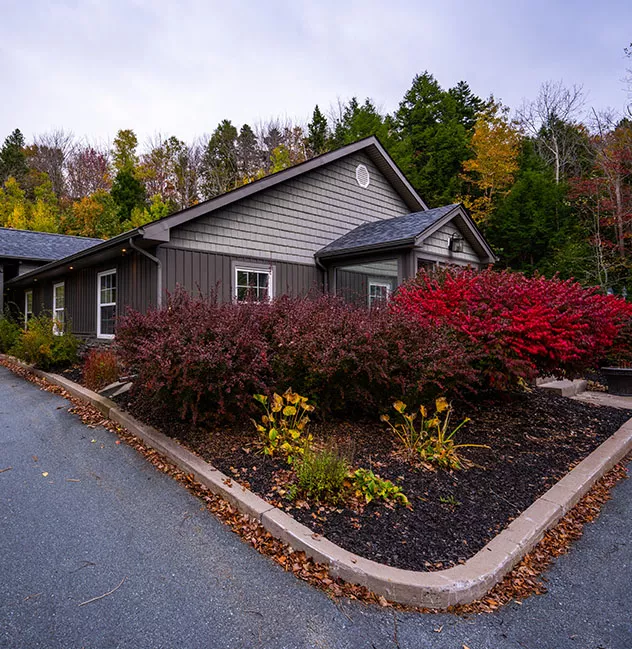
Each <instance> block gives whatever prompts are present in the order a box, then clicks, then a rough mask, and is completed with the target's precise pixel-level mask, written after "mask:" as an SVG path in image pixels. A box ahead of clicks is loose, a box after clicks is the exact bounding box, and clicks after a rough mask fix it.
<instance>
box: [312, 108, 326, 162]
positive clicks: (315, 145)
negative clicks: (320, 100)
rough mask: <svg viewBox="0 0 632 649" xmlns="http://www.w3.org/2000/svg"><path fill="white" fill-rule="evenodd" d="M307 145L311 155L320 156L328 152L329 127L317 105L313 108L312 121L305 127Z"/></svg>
mask: <svg viewBox="0 0 632 649" xmlns="http://www.w3.org/2000/svg"><path fill="white" fill-rule="evenodd" d="M307 134H308V135H307V145H308V147H309V150H310V153H311V154H312V155H321V154H322V153H326V152H327V151H328V150H329V140H330V133H329V125H328V124H327V118H326V117H325V116H324V115H323V114H322V113H321V111H320V108H318V104H316V107H315V108H314V112H313V114H312V121H311V122H310V123H309V124H308V125H307Z"/></svg>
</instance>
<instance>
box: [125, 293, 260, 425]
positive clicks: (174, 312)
mask: <svg viewBox="0 0 632 649" xmlns="http://www.w3.org/2000/svg"><path fill="white" fill-rule="evenodd" d="M260 306H261V305H258V304H243V305H232V304H218V303H217V302H216V301H215V300H200V299H194V298H192V297H191V296H189V294H188V293H187V292H186V291H184V290H182V289H179V290H177V291H176V292H175V294H174V295H171V296H169V299H168V302H167V305H166V307H165V308H162V309H151V310H149V311H148V312H147V313H145V314H141V313H138V312H135V311H130V312H128V313H127V314H126V315H125V316H124V317H122V318H121V319H120V321H119V324H118V328H117V334H116V344H117V349H118V351H119V353H120V355H121V357H122V358H123V360H124V362H125V365H126V367H130V368H132V369H133V370H134V371H136V372H138V381H137V384H138V385H139V387H140V389H141V390H142V392H143V393H144V394H145V395H146V396H148V397H151V398H154V399H156V400H157V401H158V402H160V403H161V404H162V405H163V406H171V407H172V408H173V409H176V410H177V412H178V413H179V415H180V416H181V417H182V418H183V419H184V418H188V417H190V418H191V419H192V420H193V421H198V420H204V419H209V418H228V419H230V418H234V417H236V416H239V415H240V414H241V411H242V410H243V409H244V408H246V409H249V408H250V405H251V402H252V395H253V394H255V393H257V392H263V391H266V390H267V389H268V387H269V386H270V383H271V376H270V363H269V357H268V356H269V354H268V345H267V342H266V340H265V338H264V337H263V335H262V332H261V318H260V311H261V309H260ZM264 308H265V305H264Z"/></svg>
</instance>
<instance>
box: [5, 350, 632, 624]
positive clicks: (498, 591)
mask: <svg viewBox="0 0 632 649" xmlns="http://www.w3.org/2000/svg"><path fill="white" fill-rule="evenodd" d="M0 364H1V365H4V366H5V367H8V368H9V369H10V370H11V371H13V372H14V373H15V374H18V375H20V376H22V377H23V378H24V379H26V380H28V381H30V382H32V383H35V384H36V385H38V386H39V387H40V388H41V389H43V390H47V391H49V392H53V393H55V394H59V395H60V396H62V397H64V398H66V399H68V400H69V401H70V402H71V403H72V404H73V405H72V407H71V408H69V411H70V412H71V413H74V414H75V415H77V416H79V417H80V418H81V420H82V421H83V423H84V424H86V425H88V426H90V427H96V426H104V427H105V428H107V429H108V430H111V431H112V432H114V433H116V434H117V435H118V436H119V437H120V438H121V440H122V441H123V442H125V443H126V444H128V445H129V446H132V447H133V448H135V449H136V450H137V451H138V452H139V453H141V454H142V455H143V456H144V457H145V458H146V459H147V461H148V462H150V463H151V464H153V465H154V466H155V467H156V468H157V469H159V470H160V471H163V472H164V473H167V474H169V475H170V476H172V477H173V478H174V479H175V480H177V481H178V482H180V483H181V484H183V485H184V486H185V487H186V488H187V489H188V490H189V491H190V492H192V493H193V494H195V495H196V496H197V497H199V498H200V499H201V500H202V501H203V502H204V503H205V506H206V507H207V509H208V510H209V511H211V512H212V513H213V514H214V515H215V516H216V517H217V518H218V519H220V520H222V521H223V522H224V523H225V524H226V525H228V526H229V527H230V528H231V529H232V531H233V532H235V533H236V534H238V535H239V536H240V537H241V538H242V539H243V540H244V541H245V542H247V543H249V544H250V545H252V546H253V547H254V548H255V549H256V550H257V551H259V552H260V553H262V554H264V555H267V556H269V557H270V558H271V559H272V560H274V561H275V562H276V563H277V564H278V565H279V566H281V567H282V568H283V569H284V570H285V571H287V572H292V573H293V574H294V575H295V576H296V577H297V578H298V579H302V580H304V581H307V582H308V583H310V584H312V585H313V586H315V587H317V588H319V589H321V590H323V591H325V592H326V593H327V594H328V595H330V596H331V597H333V598H340V597H347V598H350V599H354V600H358V601H361V602H365V603H372V604H379V605H380V606H383V607H390V608H394V609H398V610H416V611H418V612H421V613H433V612H435V611H433V610H431V609H424V608H412V607H406V606H402V605H399V604H393V603H391V602H388V601H387V600H386V599H385V598H384V597H381V596H377V595H376V594H375V593H372V592H371V591H369V590H368V589H366V588H364V587H362V586H356V585H353V584H349V583H346V582H344V581H342V580H341V579H334V578H332V577H331V576H330V575H329V572H328V569H327V567H326V566H323V565H321V564H318V563H316V562H314V561H313V560H312V559H309V558H307V557H306V556H305V553H304V552H297V551H294V550H293V549H292V548H291V547H289V546H288V545H286V544H284V543H282V542H281V541H279V540H278V539H275V538H274V537H272V536H271V535H270V533H269V532H267V531H266V530H265V529H264V528H263V526H262V525H261V524H260V523H258V522H256V521H253V520H251V519H249V518H248V516H245V515H242V514H240V513H239V512H238V511H237V510H236V509H235V508H234V507H232V506H231V505H229V504H228V503H227V502H226V501H225V500H223V499H222V498H220V497H219V496H216V495H214V494H212V493H210V492H209V491H208V489H207V488H206V487H204V486H203V485H201V484H199V483H197V482H196V481H195V480H194V479H193V477H192V476H191V475H186V474H185V473H183V472H182V471H180V470H179V469H177V468H176V467H175V466H173V465H172V464H170V463H169V462H168V461H167V460H166V459H165V458H164V457H163V456H161V455H160V453H158V452H157V451H155V450H153V449H150V448H147V447H146V446H144V444H143V443H142V441H141V440H139V439H138V438H137V437H135V436H134V435H131V434H130V433H129V432H128V431H127V430H125V429H124V428H122V427H121V426H118V425H116V424H114V422H112V421H111V420H108V419H104V418H103V415H102V414H101V413H100V412H99V411H98V410H97V409H96V408H94V407H93V406H91V405H89V404H87V403H85V402H83V401H81V400H79V399H77V398H75V397H73V396H71V395H70V394H68V393H67V392H66V391H65V390H63V389H62V388H60V387H58V386H56V385H51V384H50V383H48V382H47V381H46V380H44V379H40V378H38V377H36V376H35V375H33V374H31V373H30V372H29V371H28V370H26V369H23V368H21V367H19V366H17V365H16V364H14V363H12V362H11V361H4V360H2V361H0ZM118 443H119V442H118V441H117V444H118ZM629 460H630V457H628V458H625V460H624V461H623V462H621V463H620V464H618V465H616V466H615V467H614V468H613V469H612V470H611V471H609V472H608V473H607V474H606V475H605V476H604V477H603V478H602V479H601V480H600V481H599V482H598V483H597V484H595V486H594V487H593V488H592V489H591V490H590V491H589V492H588V493H587V494H586V495H585V496H584V497H583V498H582V499H581V500H580V502H579V503H578V504H577V505H576V506H575V507H574V508H573V509H572V510H571V511H570V512H569V513H568V514H567V515H566V516H565V517H564V518H563V519H562V520H561V521H560V522H559V523H558V524H557V525H556V526H555V527H554V528H553V529H551V530H549V531H548V532H546V533H545V535H544V538H543V539H542V540H541V541H540V543H538V544H537V545H536V547H535V548H534V549H533V550H532V551H531V552H530V553H529V554H527V555H525V557H524V558H523V559H522V561H520V562H519V563H518V564H517V565H516V566H515V567H514V568H513V570H511V571H510V572H509V573H508V574H507V575H506V576H505V577H504V579H503V580H502V581H501V582H500V583H498V584H497V585H496V586H494V587H493V588H492V589H491V590H490V591H489V592H488V593H487V594H486V595H485V596H484V597H483V598H482V599H480V600H478V601H476V602H472V603H471V604H466V605H459V606H451V607H449V608H448V609H447V612H450V613H455V614H457V615H470V614H478V613H492V612H494V611H496V610H497V609H498V608H500V607H502V606H504V605H506V604H508V603H510V602H512V601H516V602H521V601H523V600H524V599H527V598H528V597H531V596H533V595H539V594H543V593H545V592H546V590H547V589H546V577H545V576H544V575H543V573H544V571H545V570H546V569H547V568H548V567H549V566H550V564H551V563H552V562H553V561H554V559H555V558H556V557H558V556H560V555H562V554H564V553H566V552H567V551H568V549H569V548H570V547H571V545H572V543H573V542H574V541H576V540H577V539H578V538H579V537H581V535H582V533H583V527H584V525H585V524H586V523H589V522H591V521H593V520H594V519H595V518H596V517H597V516H598V515H599V512H600V511H601V507H602V506H603V505H604V503H606V502H607V501H608V500H610V498H611V495H610V492H611V490H612V488H613V487H614V486H615V485H616V484H617V483H618V482H619V481H620V480H623V479H625V478H627V473H628V472H627V469H626V467H625V465H626V464H627V463H628V462H629ZM341 610H342V608H341ZM343 612H344V611H343Z"/></svg>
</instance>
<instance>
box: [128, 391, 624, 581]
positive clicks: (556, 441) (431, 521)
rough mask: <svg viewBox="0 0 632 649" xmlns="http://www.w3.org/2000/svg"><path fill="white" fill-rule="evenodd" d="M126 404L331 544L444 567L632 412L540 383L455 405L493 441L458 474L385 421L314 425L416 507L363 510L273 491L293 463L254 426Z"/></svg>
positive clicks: (399, 563) (467, 430)
mask: <svg viewBox="0 0 632 649" xmlns="http://www.w3.org/2000/svg"><path fill="white" fill-rule="evenodd" d="M124 405H125V406H126V407H127V408H128V409H129V410H130V411H131V412H132V413H133V414H134V415H135V416H136V417H138V418H139V419H141V420H143V421H146V422H148V423H150V424H153V425H154V426H156V427H157V428H160V429H161V430H163V431H164V432H165V433H167V434H169V435H171V436H173V437H178V438H179V439H181V440H183V441H184V442H185V443H186V444H188V445H189V446H190V447H191V448H193V449H194V450H195V451H196V452H198V453H199V454H200V455H201V456H202V457H204V458H205V459H206V460H208V461H209V462H211V463H212V464H214V465H215V466H216V467H217V468H218V469H220V470H221V471H223V472H224V473H226V474H228V475H230V476H232V477H233V478H235V479H236V480H238V481H239V482H241V483H242V484H245V485H246V486H248V487H249V488H250V489H252V490H253V491H255V492H256V493H258V494H260V495H262V496H264V497H267V498H268V499H269V500H271V501H272V502H274V503H275V504H277V505H280V506H282V507H283V508H284V509H286V510H287V511H289V512H290V513H291V514H292V516H294V517H295V518H296V519H297V520H299V521H301V522H302V523H304V524H305V525H307V526H309V527H310V528H311V529H313V530H314V531H316V532H318V533H319V534H323V535H324V536H326V537H327V538H328V539H330V540H331V541H333V542H334V543H337V544H338V545H341V546H342V547H344V548H346V549H347V550H350V551H352V552H355V553H357V554H359V555H361V556H364V557H367V558H369V559H373V560H375V561H379V562H381V563H386V564H388V565H390V566H395V567H398V568H405V569H410V570H436V569H442V568H446V567H449V566H452V565H455V564H457V563H459V562H463V561H465V560H466V559H468V558H469V557H471V556H472V555H474V554H475V553H476V552H477V551H478V550H480V549H481V548H482V547H483V546H484V545H485V544H486V543H488V542H489V541H490V540H491V539H492V538H493V537H494V536H495V535H496V534H497V533H498V532H499V531H500V530H502V529H503V528H504V527H506V525H507V524H508V523H509V522H510V521H511V520H513V519H514V518H516V517H517V516H518V515H519V514H520V513H521V512H522V511H524V510H525V509H526V508H527V507H528V506H529V505H531V503H533V501H534V500H535V499H537V498H538V497H540V496H541V495H542V494H543V493H544V492H545V491H546V490H547V489H548V488H550V487H551V486H552V485H553V484H554V483H555V482H556V481H557V480H559V479H560V478H561V477H562V476H563V475H564V474H565V473H566V472H567V471H568V470H569V468H571V467H572V466H573V465H574V464H575V463H577V462H578V461H580V460H582V459H583V458H584V457H586V456H587V455H588V454H589V453H590V452H591V451H593V450H594V449H595V448H596V447H597V446H598V445H599V444H601V443H602V442H603V441H604V440H605V439H607V438H608V437H609V436H610V435H612V434H613V433H614V432H615V431H616V430H617V429H618V428H619V427H620V426H621V425H622V424H623V423H624V422H625V421H626V420H627V419H628V418H629V417H630V416H631V412H630V411H624V410H617V409H614V408H606V407H599V406H594V405H590V404H586V403H582V402H579V401H574V400H571V399H567V398H564V397H558V396H555V395H552V394H550V393H548V392H545V391H541V390H535V391H533V392H531V393H522V394H515V395H512V396H511V398H508V399H506V400H505V401H504V402H501V403H499V402H487V403H480V404H478V405H475V406H471V405H470V406H469V407H467V408H466V407H457V410H456V412H455V413H454V415H453V419H452V421H453V422H458V421H461V419H462V418H464V417H465V416H468V417H470V418H471V419H472V421H471V422H470V423H469V424H467V425H466V426H464V427H463V428H462V429H461V430H460V431H459V433H457V436H458V441H459V442H461V443H468V442H469V443H477V444H487V445H489V446H490V447H491V449H489V450H487V449H478V448H468V449H464V450H463V453H462V454H463V455H464V456H465V457H466V458H467V459H468V460H470V461H471V462H472V463H473V466H471V467H470V468H466V469H464V470H461V471H457V472H445V471H435V472H433V471H429V470H427V469H425V468H423V467H414V466H411V465H410V464H408V463H406V462H403V461H402V460H401V459H398V458H397V457H395V456H393V454H392V452H393V450H394V448H395V447H394V445H393V441H392V436H391V435H390V434H389V433H388V431H387V430H386V429H385V427H384V425H383V424H381V423H375V422H368V423H340V422H329V423H327V424H318V423H314V424H311V426H312V428H311V429H310V430H311V432H312V433H313V434H314V436H315V438H316V439H327V440H331V439H332V438H334V439H336V441H338V442H339V443H340V444H342V445H343V446H344V447H345V448H346V449H352V450H351V452H352V455H353V458H352V459H353V465H354V466H355V467H360V466H362V467H367V468H371V469H373V470H374V471H375V472H376V473H377V474H378V475H380V476H381V477H383V478H388V479H390V480H392V481H393V482H395V483H396V484H399V485H401V486H402V487H403V490H404V492H405V493H406V495H407V496H408V498H409V500H410V502H411V504H412V509H410V510H409V509H406V508H404V507H402V506H397V507H395V508H389V507H387V506H385V505H384V504H383V503H375V502H374V503H371V504H370V505H368V506H366V507H365V508H364V511H362V512H360V513H359V512H358V511H354V510H352V509H349V508H347V507H345V506H339V507H338V508H333V507H322V506H319V505H311V506H309V505H307V504H306V503H304V502H302V501H296V502H290V501H287V500H285V499H284V498H283V497H282V496H279V494H278V492H277V491H274V490H273V488H274V487H275V486H277V487H278V484H279V477H280V476H284V475H285V474H283V473H281V474H280V473H279V471H284V470H286V469H287V468H288V467H287V465H285V464H284V463H283V462H280V461H278V460H274V459H270V458H269V457H267V456H264V455H263V454H262V453H261V451H260V450H259V449H258V448H257V447H256V446H254V445H253V439H254V436H253V430H252V429H251V428H249V427H248V426H244V427H241V428H232V429H231V428H223V429H215V430H213V431H208V430H207V431H204V430H202V429H193V427H191V426H190V425H187V424H183V423H181V422H174V421H170V422H167V421H165V420H164V419H163V420H161V418H160V416H158V415H156V412H155V411H152V410H151V409H150V407H149V406H148V404H147V403H146V402H143V401H142V400H141V399H133V400H132V401H129V399H127V400H126V401H125V403H124ZM275 474H276V479H275Z"/></svg>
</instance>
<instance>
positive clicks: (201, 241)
mask: <svg viewBox="0 0 632 649" xmlns="http://www.w3.org/2000/svg"><path fill="white" fill-rule="evenodd" d="M359 164H364V165H365V166H366V167H367V168H368V170H369V173H370V176H371V181H370V184H369V186H368V187H366V188H362V187H360V186H359V185H358V183H357V181H356V177H355V172H356V167H357V166H358V165H359ZM409 211H410V210H409V208H408V206H407V205H406V204H405V203H404V201H403V200H402V198H401V197H400V195H399V194H398V193H397V192H396V191H395V190H394V189H393V187H392V185H391V184H390V183H389V182H388V181H387V180H386V178H385V177H384V176H383V175H382V173H381V172H380V171H379V169H378V168H377V167H376V166H375V165H374V164H373V163H372V162H371V160H370V159H369V158H368V156H367V155H366V154H364V153H358V154H356V155H351V156H348V157H346V158H343V159H341V160H338V161H336V162H332V163H331V164H329V165H327V166H325V167H322V168H320V169H316V170H314V171H311V172H309V173H307V174H305V175H303V176H300V177H299V178H295V179H293V180H290V181H287V182H285V183H282V184H281V185H278V186H276V187H272V188H270V189H267V190H265V191H263V192H261V193H259V194H257V195H256V196H252V197H250V198H246V199H243V200H241V201H238V202H237V203H234V204H233V205H230V206H229V207H226V208H224V209H219V210H217V211H215V212H211V213H210V214H208V215H204V216H201V217H199V218H197V219H195V220H193V221H191V222H190V223H186V224H184V225H181V226H179V227H177V228H174V229H173V230H172V232H171V242H172V243H173V245H174V246H176V247H178V248H186V249H189V250H199V251H205V252H213V253H219V254H228V255H233V256H237V257H249V256H253V257H261V258H264V259H269V258H274V259H278V260H279V261H284V262H290V263H298V264H312V263H313V257H314V253H315V252H316V251H318V250H320V249H321V248H322V247H324V246H326V245H327V244H329V243H331V242H332V241H334V240H335V239H337V238H338V237H340V236H342V235H343V234H346V233H347V232H349V231H350V230H352V229H353V228H355V227H357V226H358V225H362V224H363V223H368V222H370V221H376V220H379V219H388V218H392V217H394V216H401V215H403V214H407V213H408V212H409Z"/></svg>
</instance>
